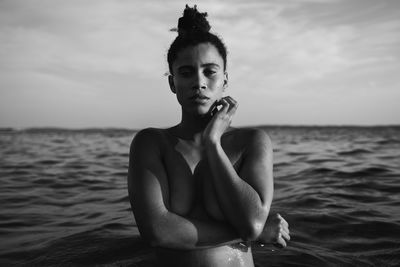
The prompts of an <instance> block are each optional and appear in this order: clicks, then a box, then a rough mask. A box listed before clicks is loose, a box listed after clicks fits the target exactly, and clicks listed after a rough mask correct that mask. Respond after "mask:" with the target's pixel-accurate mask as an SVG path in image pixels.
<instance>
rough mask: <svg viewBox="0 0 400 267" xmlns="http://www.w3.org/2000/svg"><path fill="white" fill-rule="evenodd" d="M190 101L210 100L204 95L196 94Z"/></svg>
mask: <svg viewBox="0 0 400 267" xmlns="http://www.w3.org/2000/svg"><path fill="white" fill-rule="evenodd" d="M190 99H191V100H196V99H201V100H207V99H210V98H209V97H207V96H205V95H202V94H195V95H194V96H191V97H190Z"/></svg>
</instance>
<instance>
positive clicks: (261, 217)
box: [239, 206, 269, 241]
mask: <svg viewBox="0 0 400 267" xmlns="http://www.w3.org/2000/svg"><path fill="white" fill-rule="evenodd" d="M268 213H269V206H265V207H263V208H262V209H261V211H260V212H259V213H258V214H257V216H255V217H254V218H253V219H251V220H249V221H248V222H247V223H245V225H242V227H241V231H240V232H239V234H240V237H241V238H242V239H243V241H255V240H257V239H258V238H259V236H260V235H261V234H262V232H263V231H264V226H265V222H266V221H267V217H268Z"/></svg>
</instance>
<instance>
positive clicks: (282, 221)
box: [277, 213, 289, 228]
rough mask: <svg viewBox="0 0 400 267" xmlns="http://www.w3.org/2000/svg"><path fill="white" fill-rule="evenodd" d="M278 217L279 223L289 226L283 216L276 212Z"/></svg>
mask: <svg viewBox="0 0 400 267" xmlns="http://www.w3.org/2000/svg"><path fill="white" fill-rule="evenodd" d="M277 216H278V218H279V219H280V220H281V223H282V224H283V225H285V226H286V227H288V228H289V224H288V222H287V221H286V220H285V218H283V217H282V216H281V215H280V214H279V213H277Z"/></svg>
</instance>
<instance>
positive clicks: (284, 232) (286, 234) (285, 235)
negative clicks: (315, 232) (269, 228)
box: [281, 231, 290, 241]
mask: <svg viewBox="0 0 400 267" xmlns="http://www.w3.org/2000/svg"><path fill="white" fill-rule="evenodd" d="M281 234H282V237H283V238H284V239H285V240H287V241H289V240H290V235H289V233H288V232H286V231H282V232H281Z"/></svg>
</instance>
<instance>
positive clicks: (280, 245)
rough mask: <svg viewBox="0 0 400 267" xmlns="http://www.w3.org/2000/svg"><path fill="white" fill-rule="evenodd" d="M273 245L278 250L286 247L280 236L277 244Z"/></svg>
mask: <svg viewBox="0 0 400 267" xmlns="http://www.w3.org/2000/svg"><path fill="white" fill-rule="evenodd" d="M273 245H274V246H276V247H278V248H285V247H286V246H287V244H286V242H285V240H284V239H283V238H282V237H281V236H280V237H279V238H278V240H277V242H276V243H274V244H273Z"/></svg>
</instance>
